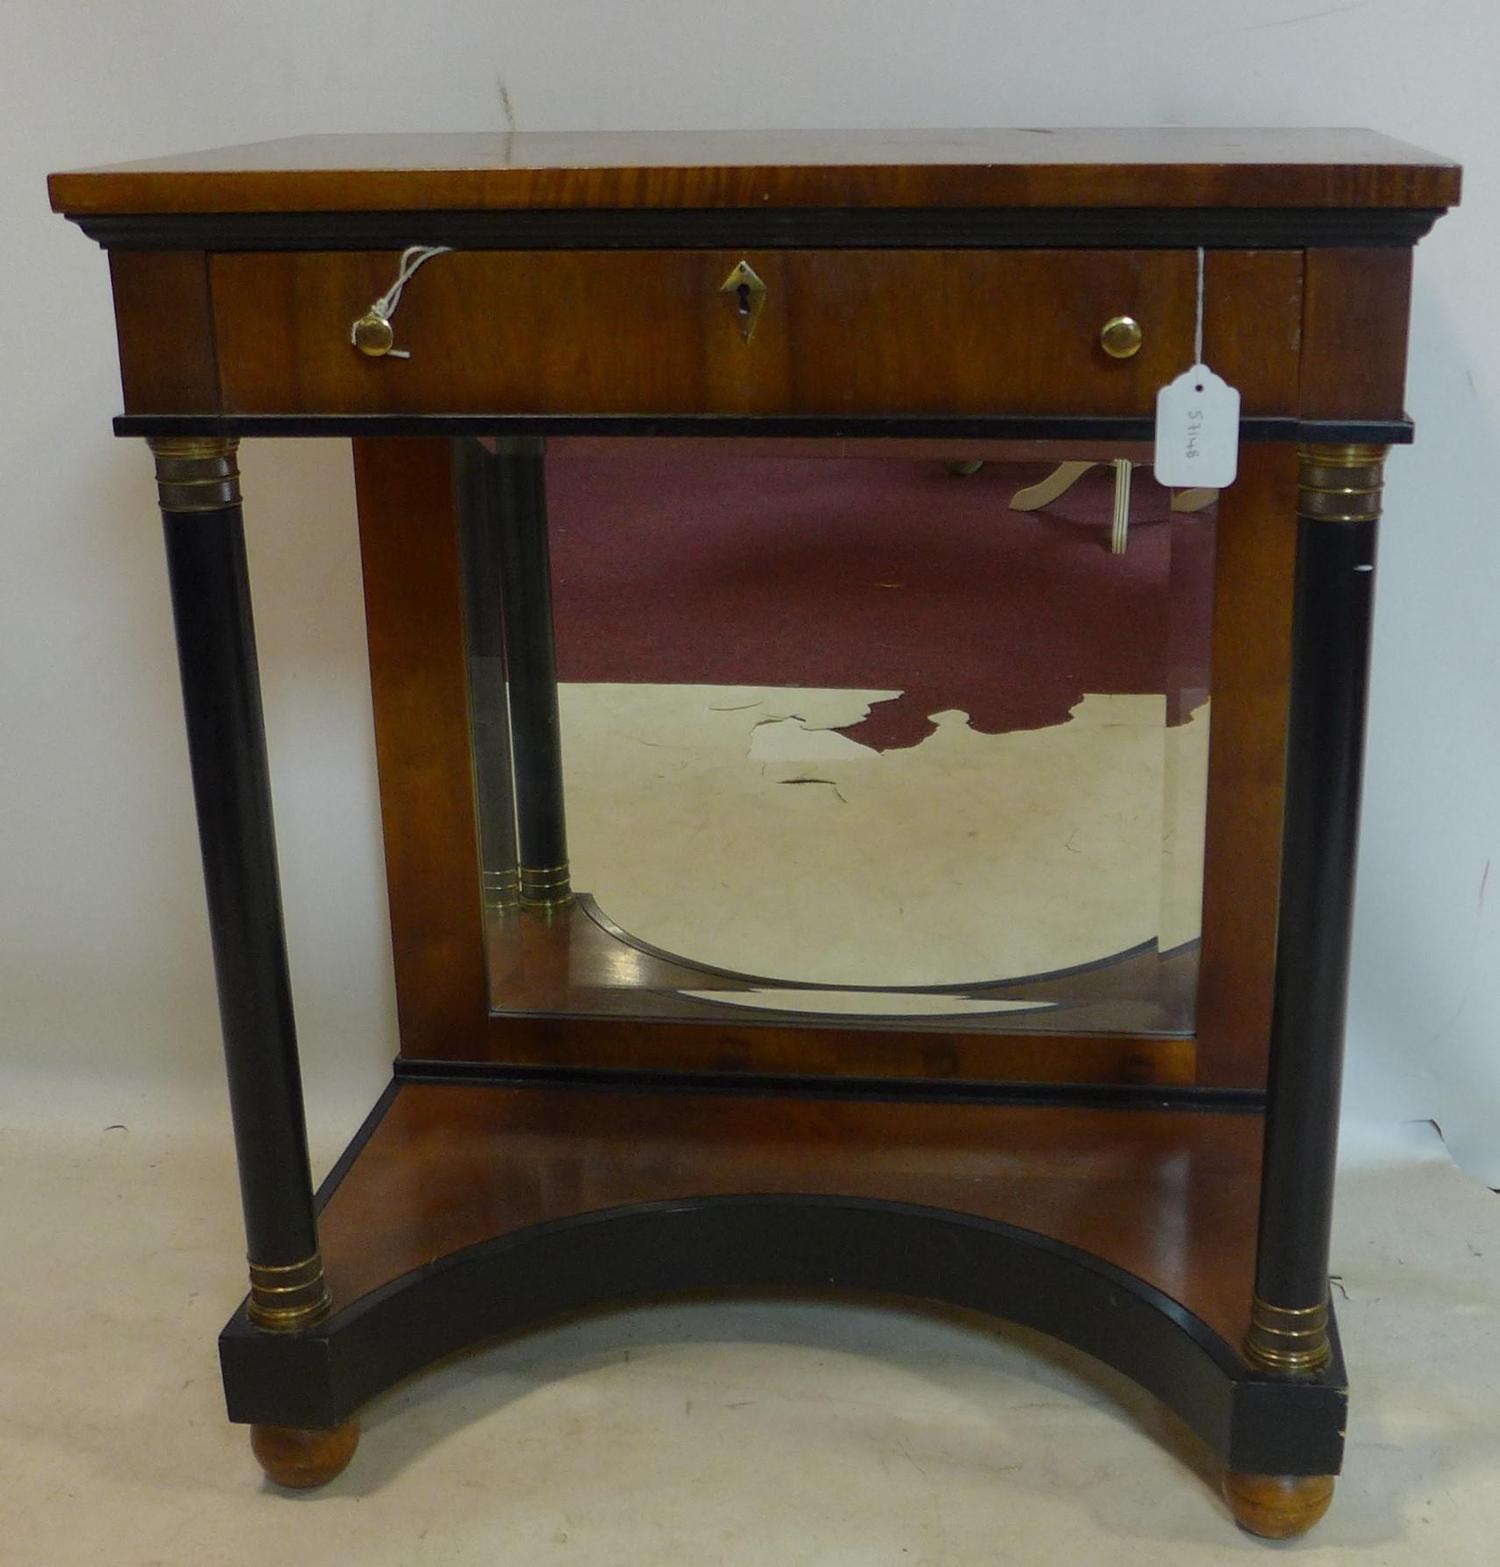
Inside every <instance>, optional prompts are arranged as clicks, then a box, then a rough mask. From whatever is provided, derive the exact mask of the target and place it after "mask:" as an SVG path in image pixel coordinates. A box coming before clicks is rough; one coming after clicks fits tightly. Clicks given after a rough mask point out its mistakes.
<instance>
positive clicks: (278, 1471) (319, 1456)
mask: <svg viewBox="0 0 1500 1567" xmlns="http://www.w3.org/2000/svg"><path fill="white" fill-rule="evenodd" d="M358 1446H359V1421H358V1419H357V1418H351V1419H349V1420H346V1421H345V1422H344V1423H343V1425H341V1426H335V1427H334V1428H333V1429H332V1430H331V1431H307V1430H303V1429H301V1428H299V1427H297V1426H251V1427H250V1451H251V1452H252V1453H254V1454H255V1457H256V1461H257V1462H258V1463H259V1464H260V1467H261V1468H262V1469H264V1470H265V1472H266V1478H267V1479H268V1480H272V1481H274V1482H275V1483H276V1484H277V1485H284V1486H286V1487H287V1488H288V1489H289V1490H293V1491H306V1490H310V1489H311V1488H312V1487H313V1486H315V1485H327V1483H328V1482H329V1481H330V1480H332V1479H333V1478H334V1477H335V1476H336V1475H341V1474H342V1473H343V1472H344V1470H345V1469H347V1468H348V1467H349V1460H350V1459H351V1458H353V1457H354V1449H355V1448H356V1447H358Z"/></svg>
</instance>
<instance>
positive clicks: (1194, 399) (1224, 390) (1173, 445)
mask: <svg viewBox="0 0 1500 1567" xmlns="http://www.w3.org/2000/svg"><path fill="white" fill-rule="evenodd" d="M1239 446H1240V394H1239V393H1238V392H1237V391H1236V390H1235V389H1234V388H1233V387H1232V386H1230V385H1229V383H1228V382H1227V381H1225V380H1224V379H1223V378H1222V377H1221V376H1217V375H1215V374H1214V373H1213V371H1212V370H1210V369H1209V368H1208V366H1207V365H1205V364H1196V365H1194V366H1193V368H1192V369H1191V370H1186V371H1184V372H1183V373H1182V374H1181V375H1180V376H1178V377H1177V379H1176V380H1175V381H1169V382H1168V383H1167V384H1166V385H1165V386H1164V387H1162V389H1161V391H1159V392H1158V393H1157V394H1156V457H1155V461H1154V463H1153V467H1154V468H1155V470H1156V482H1157V483H1158V484H1165V485H1169V486H1171V487H1174V488H1175V487H1178V486H1181V487H1185V488H1201V489H1209V490H1222V489H1223V488H1224V487H1225V485H1227V484H1230V483H1232V482H1233V480H1234V476H1235V472H1236V470H1237V468H1238V466H1239Z"/></svg>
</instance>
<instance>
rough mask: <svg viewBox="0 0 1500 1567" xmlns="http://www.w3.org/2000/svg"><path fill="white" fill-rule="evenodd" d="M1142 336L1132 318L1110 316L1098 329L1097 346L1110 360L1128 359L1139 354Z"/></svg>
mask: <svg viewBox="0 0 1500 1567" xmlns="http://www.w3.org/2000/svg"><path fill="white" fill-rule="evenodd" d="M1144 336H1145V334H1144V333H1143V332H1142V331H1141V323H1140V322H1139V321H1137V320H1136V319H1135V317H1134V316H1111V317H1110V318H1109V320H1108V321H1106V322H1105V323H1104V325H1103V326H1102V327H1101V328H1100V329H1099V346H1100V347H1101V348H1102V349H1103V350H1104V352H1105V353H1106V354H1108V355H1109V357H1110V358H1111V359H1130V358H1132V357H1133V356H1134V355H1136V354H1138V353H1140V351H1141V340H1142V338H1143V337H1144Z"/></svg>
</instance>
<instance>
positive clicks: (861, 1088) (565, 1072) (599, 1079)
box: [387, 1057, 1266, 1114]
mask: <svg viewBox="0 0 1500 1567" xmlns="http://www.w3.org/2000/svg"><path fill="white" fill-rule="evenodd" d="M393 1071H394V1074H395V1081H396V1082H398V1083H467V1084H475V1085H480V1084H482V1085H486V1086H490V1087H495V1088H577V1089H587V1090H593V1091H596V1092H597V1091H601V1090H602V1091H606V1092H620V1093H650V1094H662V1093H679V1094H730V1095H737V1096H746V1097H751V1098H784V1097H787V1098H798V1099H876V1100H909V1101H915V1102H920V1103H938V1104H946V1103H970V1104H1007V1105H1027V1106H1032V1105H1035V1106H1058V1107H1073V1108H1081V1107H1088V1108H1092V1109H1113V1110H1215V1111H1237V1112H1240V1113H1250V1114H1258V1113H1260V1112H1261V1111H1262V1110H1264V1108H1265V1102H1266V1096H1265V1094H1264V1093H1263V1092H1262V1091H1261V1090H1260V1089H1257V1088H1212V1087H1199V1086H1197V1085H1194V1084H1153V1083H1017V1082H1000V1081H996V1082H986V1081H978V1080H974V1079H963V1080H955V1081H951V1082H942V1081H937V1080H934V1079H932V1078H925V1077H924V1078H903V1077H811V1076H799V1075H796V1074H794V1073H772V1072H724V1071H712V1072H663V1071H650V1070H643V1069H640V1068H632V1067H588V1066H527V1065H514V1064H506V1063H503V1062H489V1061H426V1060H418V1059H414V1058H403V1057H397V1059H396V1062H395V1064H394V1067H393ZM387 1092H389V1090H387Z"/></svg>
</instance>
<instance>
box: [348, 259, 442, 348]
mask: <svg viewBox="0 0 1500 1567" xmlns="http://www.w3.org/2000/svg"><path fill="white" fill-rule="evenodd" d="M452 249H453V247H452V246H451V245H408V246H407V247H406V249H405V250H403V251H402V252H401V261H400V264H399V265H398V266H397V268H396V281H395V282H394V283H392V284H391V286H390V287H389V288H388V289H387V290H386V291H385V293H383V294H382V295H381V296H380V298H379V299H377V300H376V301H375V303H374V304H373V305H371V306H370V314H371V315H372V316H379V318H380V319H381V320H382V321H385V322H389V321H390V319H391V317H392V316H393V315H395V313H396V306H397V305H399V304H400V303H401V291H402V289H404V288H405V287H406V285H407V284H408V283H410V282H411V280H412V279H413V278H414V277H415V276H416V275H417V272H418V270H419V269H420V268H421V267H422V266H423V264H424V263H426V262H428V261H431V260H432V258H433V257H434V256H445V255H447V254H448V252H449V251H450V250H452ZM349 341H350V342H351V343H355V342H357V338H356V336H355V330H354V329H353V328H351V329H350V333H349ZM386 355H387V357H388V358H391V359H410V358H411V351H410V349H406V348H389V349H387V350H386Z"/></svg>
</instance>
